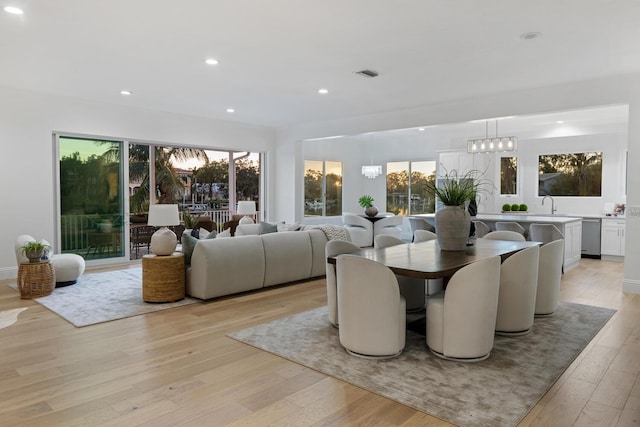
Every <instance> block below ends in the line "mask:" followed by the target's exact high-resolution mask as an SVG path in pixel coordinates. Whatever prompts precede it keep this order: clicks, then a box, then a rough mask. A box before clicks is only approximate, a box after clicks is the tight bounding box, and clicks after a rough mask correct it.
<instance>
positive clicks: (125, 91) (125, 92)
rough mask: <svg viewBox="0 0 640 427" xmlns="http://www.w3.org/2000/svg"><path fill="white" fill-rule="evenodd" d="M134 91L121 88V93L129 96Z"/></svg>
mask: <svg viewBox="0 0 640 427" xmlns="http://www.w3.org/2000/svg"><path fill="white" fill-rule="evenodd" d="M132 93H133V92H131V91H130V90H121V91H120V95H124V96H129V95H131V94H132Z"/></svg>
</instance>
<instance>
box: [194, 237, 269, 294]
mask: <svg viewBox="0 0 640 427" xmlns="http://www.w3.org/2000/svg"><path fill="white" fill-rule="evenodd" d="M264 274H265V258H264V249H263V246H262V239H261V237H260V236H239V237H234V238H231V239H218V238H216V239H211V240H209V239H207V240H200V241H199V242H198V244H197V245H196V246H195V248H194V250H193V254H192V256H191V267H190V268H189V269H187V294H188V295H191V296H194V297H196V298H201V299H209V298H215V297H218V296H222V295H230V294H235V293H238V292H244V291H249V290H253V289H259V288H261V287H262V283H263V280H264Z"/></svg>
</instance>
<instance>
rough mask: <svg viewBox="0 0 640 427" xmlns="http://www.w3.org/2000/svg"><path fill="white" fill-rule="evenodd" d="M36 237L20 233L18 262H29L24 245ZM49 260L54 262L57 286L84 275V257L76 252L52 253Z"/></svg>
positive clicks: (16, 242)
mask: <svg viewBox="0 0 640 427" xmlns="http://www.w3.org/2000/svg"><path fill="white" fill-rule="evenodd" d="M35 241H36V239H35V238H33V237H32V236H29V235H28V234H23V235H20V236H18V237H17V238H16V241H15V251H16V262H17V263H18V264H19V263H21V262H28V261H29V259H28V258H27V257H26V256H25V255H24V253H22V249H21V248H22V246H24V245H25V244H26V243H27V242H35ZM49 261H50V262H51V264H53V270H54V271H55V274H56V287H57V288H60V287H63V286H68V285H73V284H75V283H76V281H77V280H78V278H79V277H80V276H82V273H84V269H85V262H84V258H82V257H81V256H80V255H76V254H52V255H50V256H49Z"/></svg>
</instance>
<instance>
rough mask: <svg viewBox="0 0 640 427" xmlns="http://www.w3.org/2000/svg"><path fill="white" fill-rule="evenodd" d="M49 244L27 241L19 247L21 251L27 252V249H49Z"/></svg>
mask: <svg viewBox="0 0 640 427" xmlns="http://www.w3.org/2000/svg"><path fill="white" fill-rule="evenodd" d="M49 248H50V246H49V245H45V244H44V243H40V242H27V243H26V244H25V245H24V246H22V247H21V248H20V249H22V252H23V253H24V252H29V251H42V250H45V249H49Z"/></svg>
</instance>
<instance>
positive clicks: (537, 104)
mask: <svg viewBox="0 0 640 427" xmlns="http://www.w3.org/2000/svg"><path fill="white" fill-rule="evenodd" d="M620 104H627V105H629V129H628V150H629V170H631V171H633V170H639V169H640V73H634V74H628V75H623V76H615V77H610V78H602V79H596V80H589V81H580V82H572V83H567V84H561V85H555V86H549V87H543V88H537V89H533V90H526V91H517V92H508V93H501V94H494V95H491V96H481V97H475V98H472V99H466V100H460V101H456V102H449V103H445V104H439V105H425V106H422V107H419V108H414V109H408V110H402V111H394V112H388V113H381V114H376V115H369V116H362V117H352V118H346V119H343V120H333V121H327V122H318V123H310V124H305V125H300V126H295V127H292V128H289V129H282V130H280V131H279V133H278V144H281V145H282V146H283V147H287V149H286V150H279V151H278V154H279V155H280V154H281V155H283V156H282V157H279V158H278V165H279V167H280V170H279V174H278V179H286V180H288V181H291V179H294V180H295V181H296V182H297V184H296V185H297V186H298V187H297V188H296V191H295V192H293V193H290V194H286V195H282V196H280V195H279V196H278V200H277V204H276V210H277V216H278V217H282V218H287V217H288V218H289V219H292V220H294V219H295V218H298V220H300V218H302V209H301V206H302V205H301V202H300V200H301V197H302V194H303V193H302V189H301V185H302V184H301V183H302V177H303V171H302V167H301V162H302V161H303V157H302V151H297V150H294V149H292V148H293V147H295V146H296V145H302V144H303V142H302V141H303V140H305V139H310V138H321V137H327V136H335V135H357V134H362V133H366V132H378V131H386V130H391V129H404V128H412V127H418V126H427V125H438V124H441V123H459V122H465V121H470V120H477V119H485V118H487V117H504V116H511V115H522V114H539V113H546V112H553V111H563V110H572V109H578V108H589V107H594V106H603V105H620ZM451 148H456V147H451ZM398 150H402V147H398ZM434 150H435V147H434ZM295 153H298V157H296V155H295ZM364 160H365V159H364V158H363V159H362V161H364ZM285 177H286V178H285ZM281 184H282V185H285V183H283V182H280V181H279V182H277V183H276V187H277V188H281ZM627 206H629V207H631V208H632V209H633V208H635V207H637V208H638V209H639V210H640V174H633V173H630V174H629V190H628V194H627ZM626 236H627V238H626V253H627V258H628V259H631V257H632V256H633V255H635V257H636V259H637V256H638V253H639V252H640V245H639V244H638V243H637V242H640V220H639V219H638V217H632V218H628V219H627V233H626ZM624 284H625V289H627V290H633V291H637V292H638V293H640V264H638V263H630V262H627V263H625V280H624Z"/></svg>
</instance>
